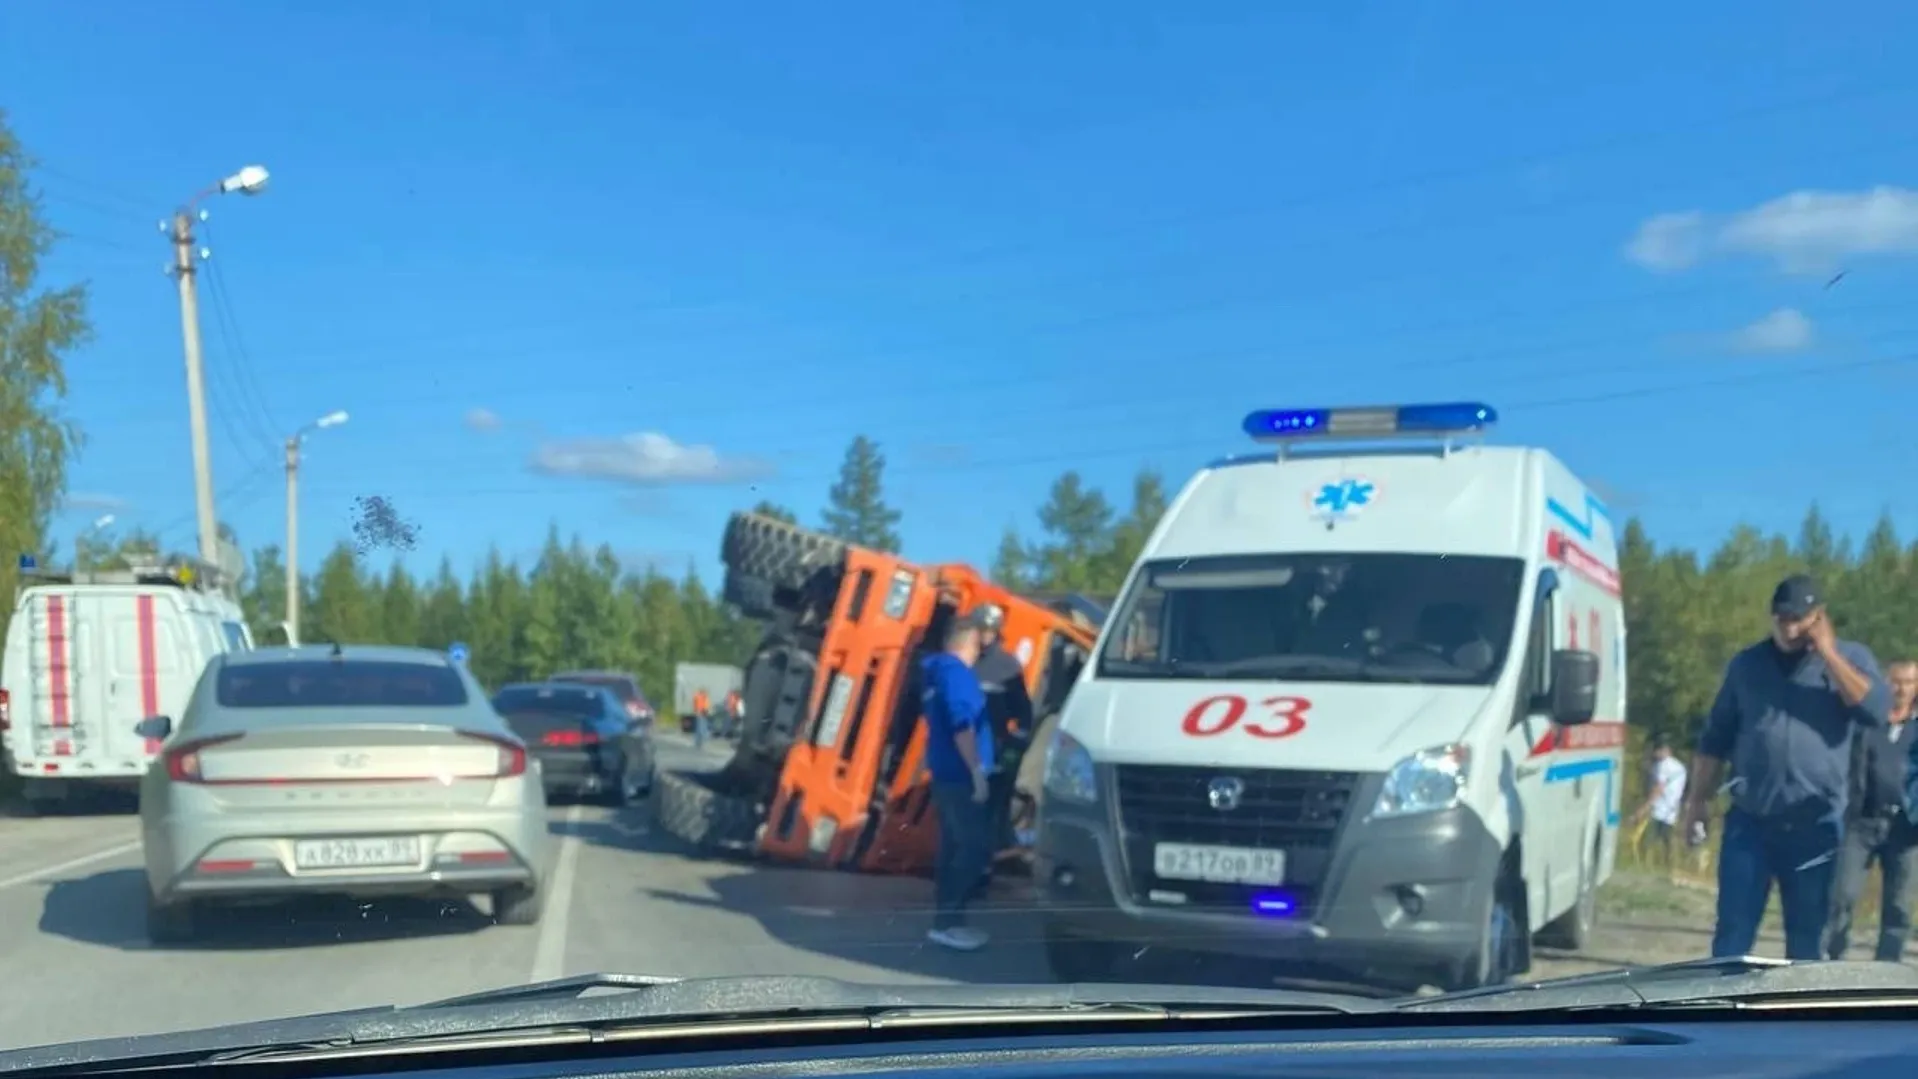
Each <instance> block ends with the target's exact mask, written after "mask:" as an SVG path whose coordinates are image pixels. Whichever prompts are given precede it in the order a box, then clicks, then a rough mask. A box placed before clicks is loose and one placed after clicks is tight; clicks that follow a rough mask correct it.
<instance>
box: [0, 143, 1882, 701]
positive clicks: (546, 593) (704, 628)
mask: <svg viewBox="0 0 1918 1079" xmlns="http://www.w3.org/2000/svg"><path fill="white" fill-rule="evenodd" d="M32 166H33V163H32V160H31V159H30V157H29V156H28V155H27V153H26V152H25V150H24V149H23V148H22V147H21V146H20V145H19V143H18V142H17V141H16V140H15V139H14V138H13V136H12V135H11V133H10V132H9V131H8V129H7V127H6V124H5V117H4V114H3V113H0V551H6V552H14V551H49V550H50V544H49V538H50V537H49V534H48V529H49V524H50V522H51V520H52V517H53V514H54V513H55V511H56V510H57V509H58V508H59V507H60V504H61V501H62V499H63V497H64V496H65V493H66V479H67V467H68V465H69V463H70V461H71V460H72V457H73V455H74V454H75V453H76V452H77V451H78V449H79V447H80V446H81V444H82V443H81V437H80V431H79V429H78V428H77V426H76V425H75V424H74V422H73V420H72V418H71V417H69V416H68V415H67V414H66V411H65V408H64V396H65V392H66V381H65V367H64V364H65V362H66V360H67V358H68V357H69V356H71V355H72V354H73V353H74V352H75V351H76V350H77V349H79V348H81V347H83V346H84V345H85V343H86V342H87V340H88V338H89V335H90V333H91V326H90V323H89V321H88V317H87V290H86V287H85V285H84V284H83V283H80V282H70V283H64V284H60V285H57V286H48V285H45V284H43V283H42V282H41V281H40V273H39V271H40V265H41V261H42V260H43V259H44V258H45V256H46V255H47V253H48V252H49V251H50V250H51V249H52V247H53V245H54V243H55V241H56V234H55V232H54V230H53V229H52V228H51V226H50V225H48V224H47V222H46V220H45V217H44V215H43V214H42V212H41V207H40V202H39V199H38V198H37V196H36V194H35V192H34V189H33V187H32V183H31V170H32ZM885 466H886V462H885V456H884V454H883V453H882V451H881V448H880V446H879V445H878V444H877V443H876V442H875V441H873V440H872V439H870V438H867V437H865V436H863V435H862V436H860V437H858V438H855V439H853V441H852V443H851V445H850V446H849V447H848V449H847V451H846V456H845V460H844V462H843V464H842V466H841V469H840V473H839V477H838V479H837V480H836V482H834V483H833V484H832V486H831V487H830V488H829V490H828V491H827V492H826V498H825V500H824V503H823V505H822V507H821V510H820V512H819V515H818V517H817V527H818V528H820V530H822V531H825V532H829V533H831V534H833V535H836V536H839V537H841V538H843V539H846V540H848V541H850V542H853V543H858V544H864V545H867V546H870V547H876V548H880V549H884V550H888V551H897V550H899V547H900V531H899V528H900V524H901V515H900V513H899V511H898V510H897V509H895V508H893V507H892V506H891V505H890V504H888V503H887V501H886V498H885ZM1166 502H1167V490H1166V485H1165V482H1164V480H1163V478H1162V477H1161V476H1159V475H1158V474H1157V473H1154V472H1150V471H1146V472H1141V473H1140V474H1139V475H1138V476H1137V477H1135V479H1134V480H1133V483H1132V489H1131V491H1130V492H1129V498H1128V499H1126V500H1125V503H1124V504H1123V505H1121V504H1120V503H1118V502H1115V501H1114V500H1113V499H1111V498H1109V497H1108V496H1107V495H1106V494H1105V493H1104V492H1102V491H1100V490H1098V489H1097V488H1096V487H1093V486H1092V485H1090V484H1088V483H1087V482H1086V481H1085V480H1084V479H1083V478H1082V477H1081V476H1080V475H1079V474H1077V473H1076V472H1067V473H1065V474H1064V475H1062V476H1060V477H1059V479H1058V480H1057V481H1055V482H1054V483H1053V484H1052V487H1051V490H1050V491H1049V492H1048V495H1047V497H1046V499H1045V501H1044V503H1043V504H1042V505H1041V506H1040V507H1039V508H1038V511H1037V513H1036V516H1035V518H1034V522H1033V523H1034V524H1035V525H1036V528H1026V529H1020V528H1010V529H1008V530H1007V531H1006V533H1005V535H1004V536H1003V537H1002V539H1001V541H1000V543H999V547H998V550H997V552H996V554H995V555H994V557H993V559H992V563H991V566H990V568H989V572H990V573H991V575H992V576H993V577H994V579H996V580H998V581H1000V582H1002V583H1004V584H1007V585H1009V586H1011V587H1013V588H1016V589H1022V590H1031V591H1045V592H1062V591H1075V592H1082V593H1086V594H1089V595H1094V596H1106V597H1109V596H1112V595H1113V594H1115V593H1116V592H1117V590H1118V588H1119V586H1120V584H1121V582H1122V581H1123V579H1124V577H1125V574H1126V571H1127V569H1128V568H1129V567H1130V566H1131V564H1132V562H1133V560H1134V559H1135V558H1136V557H1137V555H1138V553H1139V550H1140V548H1141V547H1142V546H1143V544H1144V542H1145V539H1146V537H1147V535H1148V534H1149V533H1150V532H1151V530H1152V528H1153V526H1154V524H1155V523H1156V522H1157V521H1158V519H1159V516H1160V515H1161V514H1162V513H1164V511H1165V508H1166ZM361 503H362V504H361V507H360V508H361V510H362V511H363V512H365V513H366V514H367V515H368V516H367V519H366V521H364V522H362V523H363V524H366V525H367V526H368V527H367V528H365V529H362V528H360V527H357V526H356V528H355V537H356V542H355V543H342V544H340V545H339V546H338V547H336V548H334V549H333V550H332V551H331V552H329V553H328V554H327V556H326V558H325V559H324V560H323V561H322V562H321V563H320V565H319V568H318V570H317V572H315V573H313V574H310V575H307V576H306V577H305V578H304V579H303V581H302V584H301V588H302V591H303V601H302V602H303V605H304V610H303V617H302V623H303V624H302V627H301V629H302V636H303V637H304V638H306V639H309V640H314V639H333V640H341V641H374V642H391V643H409V644H420V645H426V646H431V647H444V646H446V645H448V644H451V643H452V642H454V641H463V642H465V643H466V644H467V645H468V646H469V647H470V649H471V652H472V663H473V666H474V668H475V670H476V672H477V673H479V675H480V676H481V677H482V678H483V679H485V680H486V681H487V682H488V683H489V684H495V685H497V684H500V683H502V682H507V681H512V680H515V679H520V678H530V677H538V676H541V675H543V674H546V673H550V672H551V671H552V670H554V669H556V668H559V667H564V666H604V667H613V668H621V669H627V670H632V671H634V672H635V673H637V674H639V675H640V677H641V678H642V680H643V681H644V682H645V684H646V687H647V690H648V692H649V693H650V694H652V695H653V696H654V697H655V699H656V700H660V701H662V702H663V701H665V700H667V699H669V691H670V687H671V684H672V670H673V666H674V664H676V663H677V662H679V661H681V660H698V661H712V662H728V663H738V662H741V661H742V660H743V659H744V658H745V657H746V655H747V654H748V652H749V651H750V649H751V648H752V646H753V642H754V639H755V635H756V627H754V626H753V625H751V624H750V623H748V622H746V621H745V620H743V619H741V618H740V617H739V616H738V615H737V614H736V613H735V612H732V611H730V610H729V609H727V608H726V607H725V606H724V605H723V604H721V603H719V602H718V601H717V600H716V599H715V597H714V596H713V595H712V594H711V593H710V592H709V591H708V589H707V588H706V587H705V585H703V584H702V583H701V582H700V580H699V579H698V578H697V577H696V576H695V575H693V574H692V573H691V572H690V571H688V572H687V573H685V574H683V575H678V576H673V575H668V574H664V573H661V572H659V571H658V570H657V569H656V568H653V567H651V566H642V567H635V566H629V565H625V564H622V562H621V561H620V560H619V559H618V558H617V557H616V556H615V555H614V554H613V552H612V550H611V549H610V548H608V547H607V546H604V545H601V546H599V547H597V548H589V547H588V546H587V545H586V543H585V542H584V541H583V540H582V539H580V538H578V537H573V538H571V539H562V537H561V535H560V533H559V531H558V529H557V528H555V529H554V530H553V532H552V534H551V535H550V536H549V538H548V540H547V543H546V545H545V548H544V550H542V552H541V553H540V555H539V557H538V558H537V559H535V560H534V561H532V562H531V563H530V564H528V565H520V564H518V563H516V562H514V561H511V560H507V559H504V558H502V557H501V556H500V555H499V554H498V553H497V552H494V553H492V554H490V555H489V556H488V557H487V558H486V559H485V560H484V561H483V562H482V563H481V564H480V565H479V566H478V567H477V568H476V569H475V570H474V571H473V572H471V573H470V574H468V575H467V576H465V577H464V578H461V577H459V576H457V575H456V574H455V573H454V572H453V570H452V567H451V564H450V562H445V561H443V562H442V563H441V564H440V566H439V568H438V571H437V572H436V573H434V574H432V575H431V576H428V577H426V578H423V579H422V578H416V577H415V576H413V575H411V574H410V573H408V572H407V570H406V569H405V567H404V565H403V564H401V562H400V561H399V560H397V559H395V560H393V561H392V562H391V564H389V565H387V566H386V567H385V568H381V567H379V566H378V565H376V564H375V560H376V558H377V557H378V555H379V552H380V549H381V547H382V546H386V547H391V548H405V549H410V547H411V545H412V540H413V533H412V531H411V530H410V526H408V525H407V524H406V523H405V522H403V521H397V520H394V519H391V518H392V509H391V507H390V506H387V505H386V504H385V502H384V500H381V499H379V498H377V497H376V496H369V497H368V498H367V499H363V500H361ZM754 508H755V509H757V510H758V511H759V512H762V513H766V514H769V515H772V516H776V517H780V518H782V519H784V520H788V521H794V522H797V521H799V520H800V517H799V515H798V514H796V513H795V512H794V511H792V510H791V509H790V508H787V507H782V506H778V505H773V504H770V503H763V502H762V503H760V504H759V505H758V506H756V507H754ZM228 535H229V536H230V530H229V531H228ZM395 536H397V537H399V539H394V538H393V537H395ZM369 537H371V538H370V539H369ZM716 539H717V537H715V540H716ZM155 546H156V545H155V544H154V541H153V538H152V537H151V536H148V535H143V534H140V533H137V532H136V533H127V534H124V535H118V536H116V535H113V534H95V535H90V536H88V537H85V538H83V539H82V540H80V541H78V542H77V543H76V545H75V551H74V553H73V558H72V561H73V562H74V563H75V564H77V565H79V566H81V567H104V566H108V565H112V564H114V563H115V562H124V561H125V560H126V559H127V558H128V557H130V556H132V555H133V554H134V553H135V552H138V551H140V550H141V549H151V548H154V547H155ZM282 557H283V556H282V553H281V551H280V549H279V548H278V547H275V546H266V547H261V548H258V549H257V550H255V551H254V552H253V554H252V556H251V560H250V565H249V572H248V574H247V575H246V578H245V580H244V581H243V586H242V594H241V600H242V604H243V606H244V608H245V610H246V614H247V618H248V620H249V622H251V623H252V626H253V630H254V634H255V637H256V639H259V640H262V641H271V640H276V639H279V638H280V630H279V626H280V623H281V621H282V620H283V619H284V617H285V609H286V603H285V599H286V597H285V595H284V590H285V586H284V579H285V577H284V565H283V562H282ZM1620 562H1621V566H1620V571H1621V576H1622V578H1623V582H1624V587H1625V606H1626V628H1627V633H1628V641H1629V651H1628V655H1629V666H1628V676H1629V692H1630V701H1629V713H1628V714H1629V718H1630V719H1631V720H1632V722H1633V723H1634V725H1635V726H1637V727H1638V728H1639V729H1640V730H1649V731H1654V732H1658V733H1663V734H1668V735H1672V736H1676V737H1679V738H1689V737H1690V736H1692V735H1693V734H1694V733H1695V731H1696V727H1697V723H1698V721H1699V719H1700V717H1702V716H1703V715H1704V713H1705V711H1706V709H1707V708H1708V707H1709V706H1710V703H1711V697H1712V694H1713V693H1714V692H1716V689H1717V685H1718V678H1719V675H1720V673H1721V672H1722V670H1723V668H1724V664H1725V661H1726V660H1727V659H1728V658H1729V657H1730V656H1731V654H1732V653H1733V652H1734V651H1735V650H1736V649H1737V648H1739V647H1740V646H1742V645H1744V644H1747V643H1749V642H1751V641H1753V640H1756V639H1758V638H1759V637H1761V636H1762V635H1763V634H1764V633H1765V632H1766V607H1767V600H1768V598H1769V594H1770V590H1771V588H1772V586H1773V585H1774V584H1775V583H1776V582H1777V581H1778V580H1779V579H1780V578H1782V577H1784V576H1785V575H1786V574H1788V573H1790V572H1794V571H1799V570H1809V571H1810V572H1812V573H1814V574H1816V575H1817V576H1819V577H1820V578H1821V579H1822V580H1823V581H1824V582H1825V587H1826V590H1827V591H1828V593H1829V594H1830V595H1831V596H1832V610H1833V615H1834V617H1835V619H1836V621H1837V624H1838V627H1839V631H1840V633H1841V634H1843V635H1845V636H1848V637H1851V638H1854V639H1857V640H1860V641H1863V642H1864V643H1865V644H1867V645H1869V646H1870V647H1871V648H1872V649H1873V650H1874V651H1875V652H1876V653H1877V654H1878V655H1879V657H1880V658H1881V660H1883V661H1887V662H1888V661H1889V660H1890V659H1891V658H1894V657H1909V656H1913V655H1918V621H1914V620H1913V619H1912V618H1911V617H1910V615H1909V613H1908V609H1907V608H1906V607H1905V603H1906V602H1907V598H1908V597H1911V596H1914V595H1918V544H1907V543H1906V542H1905V541H1903V540H1901V539H1900V537H1899V536H1898V535H1897V532H1896V530H1895V529H1894V528H1893V527H1892V524H1891V521H1890V520H1889V518H1886V519H1882V520H1880V521H1879V522H1878V524H1877V526H1876V527H1875V528H1873V529H1872V530H1871V531H1870V532H1869V533H1868V534H1867V535H1866V536H1865V537H1863V539H1862V541H1860V542H1857V543H1854V542H1852V541H1851V540H1850V539H1849V538H1846V537H1841V536H1838V535H1836V534H1835V533H1834V531H1833V529H1832V527H1831V525H1830V524H1829V522H1828V521H1827V520H1826V519H1825V518H1824V516H1823V515H1822V514H1820V513H1819V512H1818V510H1817V509H1816V508H1815V507H1814V508H1812V509H1811V510H1810V511H1808V513H1807V514H1806V516H1805V518H1804V521H1803V523H1802V525H1801V526H1800V528H1799V530H1798V534H1797V535H1796V536H1795V537H1786V536H1778V535H1768V534H1765V533H1763V532H1761V531H1759V530H1757V529H1754V528H1749V527H1745V528H1739V529H1736V530H1734V531H1733V532H1732V533H1731V534H1730V535H1728V536H1727V537H1726V538H1725V539H1724V540H1723V541H1722V542H1721V543H1720V544H1719V545H1718V546H1717V548H1716V549H1714V550H1712V551H1710V552H1698V551H1693V550H1689V549H1686V548H1682V547H1660V546H1659V545H1657V544H1656V543H1655V542H1654V541H1653V539H1652V538H1651V537H1650V536H1649V535H1648V534H1647V532H1646V531H1645V529H1644V527H1643V525H1642V524H1641V523H1640V522H1638V521H1636V520H1633V521H1630V522H1628V523H1626V524H1625V526H1624V528H1623V532H1622V535H1621V553H1620ZM16 583H17V578H16V575H15V565H14V559H13V558H12V557H11V556H10V555H9V556H8V557H5V558H0V595H4V596H7V597H9V599H10V598H11V596H12V595H13V591H14V587H15V585H16ZM10 613H11V603H8V604H5V605H4V606H0V632H3V631H4V629H5V618H6V617H7V615H8V614H10Z"/></svg>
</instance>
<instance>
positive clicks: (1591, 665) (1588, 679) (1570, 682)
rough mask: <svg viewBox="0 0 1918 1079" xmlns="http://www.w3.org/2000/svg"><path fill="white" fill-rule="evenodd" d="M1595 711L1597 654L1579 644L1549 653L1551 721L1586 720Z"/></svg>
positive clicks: (1568, 724) (1574, 722) (1561, 723)
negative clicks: (1550, 660)
mask: <svg viewBox="0 0 1918 1079" xmlns="http://www.w3.org/2000/svg"><path fill="white" fill-rule="evenodd" d="M1597 712H1598V654H1597V653H1595V652H1587V651H1585V650H1584V649H1580V648H1563V649H1560V650H1559V651H1556V652H1553V653H1552V722H1553V723H1556V724H1558V725H1559V726H1561V727H1576V726H1578V725H1579V724H1581V723H1590V722H1591V721H1592V717H1593V715H1595V714H1596V713H1597Z"/></svg>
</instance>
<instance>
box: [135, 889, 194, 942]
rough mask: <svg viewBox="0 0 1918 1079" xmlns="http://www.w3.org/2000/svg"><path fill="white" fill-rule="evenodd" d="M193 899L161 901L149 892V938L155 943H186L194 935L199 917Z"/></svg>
mask: <svg viewBox="0 0 1918 1079" xmlns="http://www.w3.org/2000/svg"><path fill="white" fill-rule="evenodd" d="M196 913H197V912H196V911H195V910H194V906H193V904H192V902H191V901H187V900H182V901H180V902H178V903H161V902H160V901H159V900H157V899H155V898H153V894H152V893H151V892H149V893H147V940H149V941H151V942H152V943H154V944H185V943H187V942H189V941H191V940H192V939H193V937H194V931H195V929H196V928H197V924H196V923H197V922H198V919H197V918H196V917H195V914H196Z"/></svg>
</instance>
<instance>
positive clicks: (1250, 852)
mask: <svg viewBox="0 0 1918 1079" xmlns="http://www.w3.org/2000/svg"><path fill="white" fill-rule="evenodd" d="M1152 870H1153V872H1155V873H1157V874H1158V875H1159V876H1160V877H1161V878H1162V879H1165V880H1202V881H1207V882H1209V883H1213V884H1284V883H1285V852H1284V851H1282V850H1257V849H1255V848H1252V847H1208V846H1200V845H1198V844H1193V843H1160V844H1159V845H1158V846H1156V847H1154V848H1153V851H1152Z"/></svg>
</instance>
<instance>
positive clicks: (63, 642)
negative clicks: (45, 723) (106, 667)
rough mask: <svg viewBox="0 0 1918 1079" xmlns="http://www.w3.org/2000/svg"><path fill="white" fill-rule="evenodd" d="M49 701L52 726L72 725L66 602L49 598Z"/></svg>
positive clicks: (59, 598)
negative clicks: (68, 687) (68, 695)
mask: <svg viewBox="0 0 1918 1079" xmlns="http://www.w3.org/2000/svg"><path fill="white" fill-rule="evenodd" d="M47 681H48V682H49V683H51V684H50V685H48V686H47V703H48V705H49V706H51V709H52V711H53V725H54V726H56V727H71V726H73V702H72V701H70V700H69V699H68V698H67V601H66V600H65V599H64V598H62V597H60V596H48V597H47Z"/></svg>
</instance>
